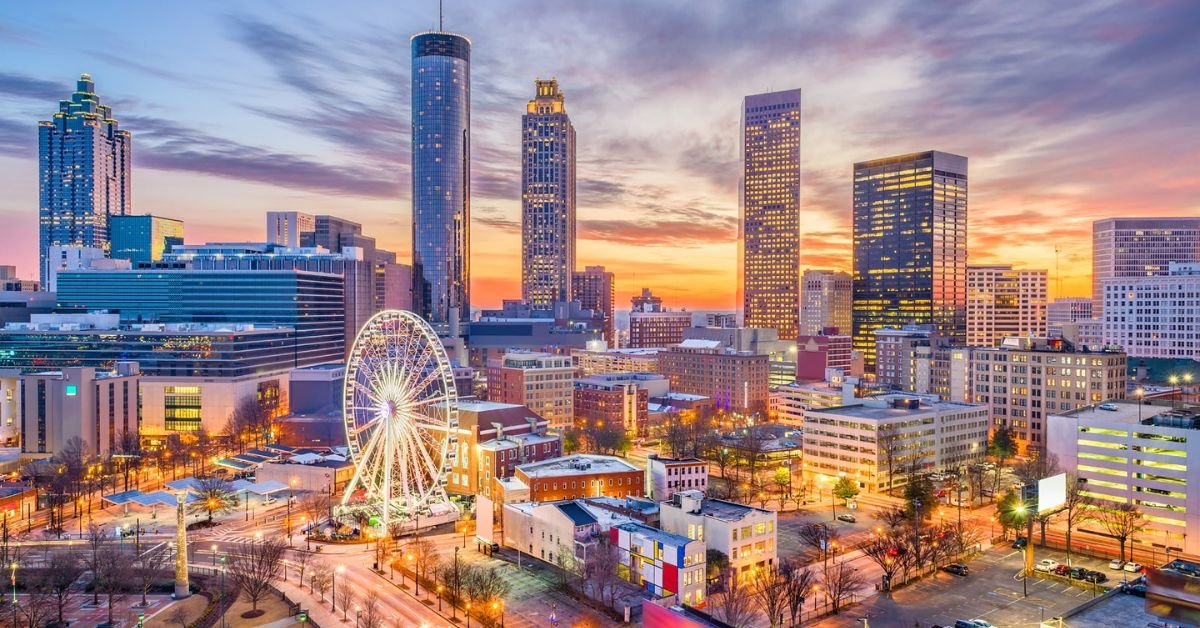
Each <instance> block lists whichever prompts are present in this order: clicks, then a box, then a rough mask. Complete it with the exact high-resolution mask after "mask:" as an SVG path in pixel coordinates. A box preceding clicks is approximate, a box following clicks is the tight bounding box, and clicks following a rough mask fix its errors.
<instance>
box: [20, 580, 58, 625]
mask: <svg viewBox="0 0 1200 628" xmlns="http://www.w3.org/2000/svg"><path fill="white" fill-rule="evenodd" d="M14 610H15V611H17V612H19V613H20V614H21V617H23V618H24V619H25V621H24V622H23V623H24V625H25V626H29V628H41V627H42V626H45V625H46V622H47V621H49V620H50V618H52V617H54V601H53V596H52V595H51V594H49V593H47V592H46V591H45V590H44V589H42V588H41V587H26V589H25V596H24V597H23V599H22V600H21V601H20V603H19V604H18V605H17V607H16V608H15V609H14ZM14 619H15V615H14ZM15 627H16V624H14V628H15Z"/></svg>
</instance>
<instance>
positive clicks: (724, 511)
mask: <svg viewBox="0 0 1200 628" xmlns="http://www.w3.org/2000/svg"><path fill="white" fill-rule="evenodd" d="M684 498H686V499H692V500H697V501H699V502H700V513H699V514H701V515H703V516H705V517H712V518H714V519H720V520H721V521H741V520H742V519H745V518H746V516H747V515H751V514H764V513H765V514H774V511H771V510H766V509H764V508H755V507H754V506H747V505H745V504H737V503H734V502H729V501H725V500H723V499H711V498H708V497H705V496H704V491H699V490H695V489H693V490H690V491H679V492H677V493H675V495H674V496H672V501H669V502H663V505H667V506H671V507H675V508H682V506H681V503H682V499H684Z"/></svg>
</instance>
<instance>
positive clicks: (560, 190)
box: [521, 79, 575, 309]
mask: <svg viewBox="0 0 1200 628" xmlns="http://www.w3.org/2000/svg"><path fill="white" fill-rule="evenodd" d="M535 85H536V87H537V95H536V96H534V98H533V100H531V101H529V104H528V105H526V107H525V115H524V116H521V296H522V298H524V299H525V301H527V302H528V303H529V304H531V305H533V306H534V307H536V308H539V309H550V308H552V307H553V306H554V304H555V303H556V302H560V301H567V300H570V298H571V275H572V273H574V272H575V127H574V126H571V118H570V117H568V116H567V109H566V106H565V104H564V98H563V93H562V92H561V91H559V89H558V81H556V80H554V79H550V80H548V81H543V80H538V81H536V82H535Z"/></svg>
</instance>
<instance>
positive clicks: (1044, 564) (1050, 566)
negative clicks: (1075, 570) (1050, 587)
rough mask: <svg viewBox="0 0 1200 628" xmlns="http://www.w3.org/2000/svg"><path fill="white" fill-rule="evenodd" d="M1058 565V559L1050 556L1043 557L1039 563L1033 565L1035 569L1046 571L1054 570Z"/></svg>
mask: <svg viewBox="0 0 1200 628" xmlns="http://www.w3.org/2000/svg"><path fill="white" fill-rule="evenodd" d="M1056 567H1058V561H1057V560H1052V559H1050V558H1043V559H1041V560H1039V561H1038V564H1036V565H1034V566H1033V569H1034V571H1045V572H1047V573H1049V572H1051V571H1054V569H1055V568H1056Z"/></svg>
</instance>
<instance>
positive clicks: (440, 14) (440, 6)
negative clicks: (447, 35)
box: [438, 0, 446, 32]
mask: <svg viewBox="0 0 1200 628" xmlns="http://www.w3.org/2000/svg"><path fill="white" fill-rule="evenodd" d="M444 30H446V29H444V28H442V0H438V32H441V31H444Z"/></svg>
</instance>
